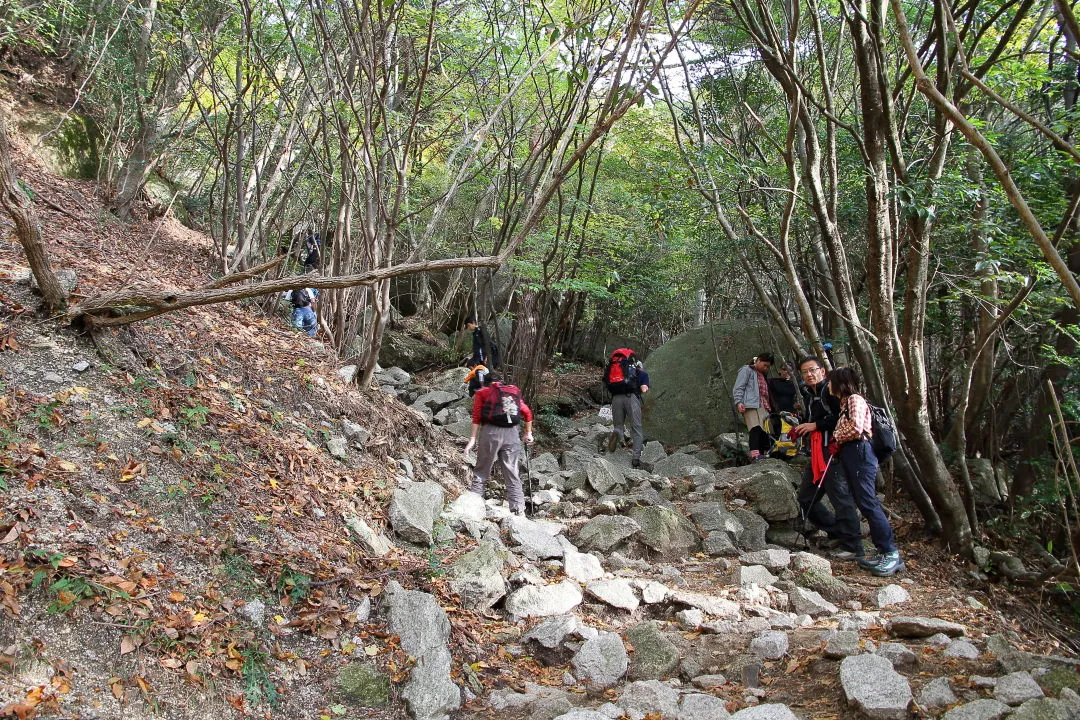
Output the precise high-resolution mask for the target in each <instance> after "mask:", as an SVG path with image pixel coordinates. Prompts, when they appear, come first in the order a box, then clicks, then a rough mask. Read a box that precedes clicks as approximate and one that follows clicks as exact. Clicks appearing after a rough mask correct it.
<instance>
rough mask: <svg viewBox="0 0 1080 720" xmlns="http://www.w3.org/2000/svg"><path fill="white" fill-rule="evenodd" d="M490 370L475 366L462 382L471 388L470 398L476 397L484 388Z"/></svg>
mask: <svg viewBox="0 0 1080 720" xmlns="http://www.w3.org/2000/svg"><path fill="white" fill-rule="evenodd" d="M488 372H489V370H488V369H487V368H486V367H485V366H483V365H473V366H472V368H471V369H470V370H469V374H468V375H466V376H465V379H464V380H462V382H463V383H465V385H467V386H468V388H469V397H473V396H474V395H476V391H477V390H479V389H480V388H482V387H484V379H485V378H487V376H488Z"/></svg>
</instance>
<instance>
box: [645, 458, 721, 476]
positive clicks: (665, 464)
mask: <svg viewBox="0 0 1080 720" xmlns="http://www.w3.org/2000/svg"><path fill="white" fill-rule="evenodd" d="M688 468H701V469H702V470H705V471H706V472H707V471H708V470H709V467H708V466H707V465H705V464H704V463H702V462H701V461H700V460H698V459H697V458H695V457H692V456H690V455H687V454H685V453H681V452H678V453H675V454H674V455H668V456H667V457H665V458H663V459H662V460H658V461H657V462H655V463H653V470H652V471H653V474H654V475H659V476H661V477H668V478H681V477H686V476H687V475H688V474H689V473H688V472H687V469H688Z"/></svg>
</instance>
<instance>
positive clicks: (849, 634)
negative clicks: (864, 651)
mask: <svg viewBox="0 0 1080 720" xmlns="http://www.w3.org/2000/svg"><path fill="white" fill-rule="evenodd" d="M859 652H860V648H859V633H858V632H856V631H854V630H835V631H832V632H829V633H825V651H824V653H823V654H824V655H825V657H827V658H830V659H832V660H840V659H842V658H846V657H851V656H852V655H858V654H859Z"/></svg>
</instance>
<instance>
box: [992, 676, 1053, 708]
mask: <svg viewBox="0 0 1080 720" xmlns="http://www.w3.org/2000/svg"><path fill="white" fill-rule="evenodd" d="M1043 696H1044V694H1043V691H1042V688H1041V687H1039V683H1037V682H1035V678H1033V677H1031V675H1030V674H1029V673H1027V672H1025V671H1023V670H1019V671H1017V672H1014V673H1009V674H1008V675H1005V676H1004V677H1000V678H998V681H997V686H996V687H995V688H994V698H995V699H996V700H998V701H1000V702H1003V703H1005V704H1006V705H1019V704H1020V703H1023V702H1025V701H1027V700H1034V699H1035V698H1041V697H1043Z"/></svg>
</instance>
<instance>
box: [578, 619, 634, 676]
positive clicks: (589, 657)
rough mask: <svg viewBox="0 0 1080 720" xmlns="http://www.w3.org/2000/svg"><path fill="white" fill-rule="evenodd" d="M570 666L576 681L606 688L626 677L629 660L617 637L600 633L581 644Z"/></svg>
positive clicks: (607, 633)
mask: <svg viewBox="0 0 1080 720" xmlns="http://www.w3.org/2000/svg"><path fill="white" fill-rule="evenodd" d="M570 664H571V666H573V668H574V677H576V678H577V679H578V680H581V681H583V682H586V683H588V684H589V685H591V686H593V687H598V688H608V687H611V686H613V685H616V684H617V683H619V682H620V681H621V680H622V679H623V676H625V675H626V669H627V667H629V664H630V658H629V657H628V656H627V654H626V648H625V647H623V642H622V640H621V639H620V638H619V636H618V635H616V634H615V633H610V632H602V633H600V634H599V635H598V636H597V637H596V638H594V639H592V640H586V641H585V642H584V643H582V645H581V649H579V650H578V651H577V652H576V653H575V654H574V658H573V660H571V661H570Z"/></svg>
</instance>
